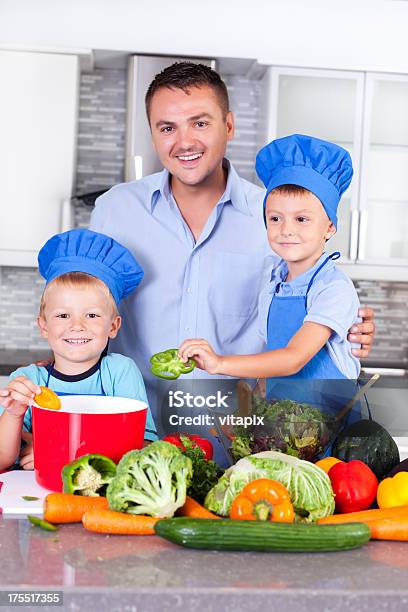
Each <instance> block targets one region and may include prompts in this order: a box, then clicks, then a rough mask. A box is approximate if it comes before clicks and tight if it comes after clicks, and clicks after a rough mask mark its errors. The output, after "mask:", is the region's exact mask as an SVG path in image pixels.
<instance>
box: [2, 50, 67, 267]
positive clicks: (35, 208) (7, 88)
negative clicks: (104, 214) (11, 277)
mask: <svg viewBox="0 0 408 612" xmlns="http://www.w3.org/2000/svg"><path fill="white" fill-rule="evenodd" d="M0 82H1V95H0V134H1V140H0V184H1V192H0V214H1V222H0V265H27V266H36V265H37V252H38V249H39V248H40V247H41V245H42V244H44V242H45V241H46V240H47V239H48V238H49V237H50V236H51V235H52V234H55V233H56V232H59V231H61V229H62V224H61V215H62V212H63V209H62V206H63V202H64V201H69V198H70V197H71V195H72V183H73V177H74V168H75V143H76V132H77V106H78V102H77V101H78V97H79V95H78V84H79V59H78V57H77V56H75V55H63V54H57V53H55V54H54V53H32V52H20V51H4V50H1V51H0Z"/></svg>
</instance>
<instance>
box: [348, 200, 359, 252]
mask: <svg viewBox="0 0 408 612" xmlns="http://www.w3.org/2000/svg"><path fill="white" fill-rule="evenodd" d="M350 215H351V221H350V251H349V255H350V259H351V261H356V259H357V252H358V228H359V211H358V210H356V209H354V210H351V211H350Z"/></svg>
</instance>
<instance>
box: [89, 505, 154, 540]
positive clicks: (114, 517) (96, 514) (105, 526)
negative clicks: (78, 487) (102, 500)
mask: <svg viewBox="0 0 408 612" xmlns="http://www.w3.org/2000/svg"><path fill="white" fill-rule="evenodd" d="M158 520H159V519H158V518H157V517H153V516H145V515H143V514H126V512H114V511H113V510H89V512H86V513H85V514H84V516H83V517H82V523H83V526H84V527H85V529H88V530H89V531H96V532H97V533H118V534H127V535H154V525H155V523H157V521H158Z"/></svg>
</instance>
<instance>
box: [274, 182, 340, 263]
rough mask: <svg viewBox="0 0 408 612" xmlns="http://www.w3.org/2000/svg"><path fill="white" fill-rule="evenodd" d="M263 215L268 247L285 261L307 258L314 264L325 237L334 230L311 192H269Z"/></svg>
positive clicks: (321, 250) (299, 260) (320, 252)
mask: <svg viewBox="0 0 408 612" xmlns="http://www.w3.org/2000/svg"><path fill="white" fill-rule="evenodd" d="M265 216H266V226H267V232H268V240H269V244H270V246H271V249H272V250H273V251H275V253H277V254H278V255H279V256H280V257H282V258H283V259H284V260H285V261H288V262H302V261H303V262H304V263H305V264H307V263H309V260H310V264H311V266H312V265H314V263H315V261H316V259H318V258H319V257H320V255H321V254H322V253H323V251H324V246H325V243H326V240H327V239H328V238H330V237H331V236H333V234H334V233H335V232H336V228H335V227H334V225H333V223H332V222H331V221H330V219H329V218H328V216H327V214H326V212H325V210H324V208H323V206H322V204H321V202H320V200H319V199H318V198H317V197H316V196H315V195H314V194H313V193H311V192H306V193H304V194H302V195H298V194H296V195H295V194H287V193H280V192H271V193H270V194H269V195H268V197H267V200H266V210H265Z"/></svg>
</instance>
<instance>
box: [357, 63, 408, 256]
mask: <svg viewBox="0 0 408 612" xmlns="http://www.w3.org/2000/svg"><path fill="white" fill-rule="evenodd" d="M362 160H363V166H362V173H361V190H360V211H361V212H360V228H359V243H358V247H359V248H358V261H361V262H366V263H373V264H384V263H389V264H394V265H401V266H407V265H408V238H407V236H408V181H407V175H408V77H407V76H405V75H404V76H403V75H390V74H374V73H371V74H367V76H366V95H365V109H364V131H363V149H362Z"/></svg>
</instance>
